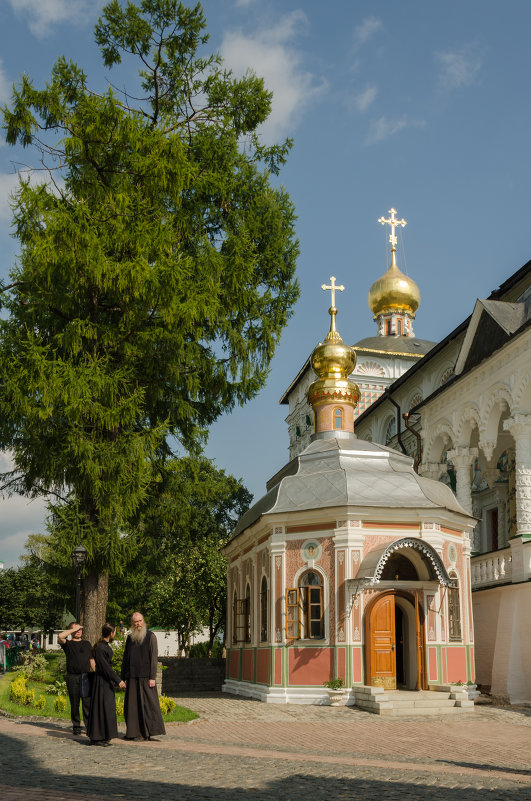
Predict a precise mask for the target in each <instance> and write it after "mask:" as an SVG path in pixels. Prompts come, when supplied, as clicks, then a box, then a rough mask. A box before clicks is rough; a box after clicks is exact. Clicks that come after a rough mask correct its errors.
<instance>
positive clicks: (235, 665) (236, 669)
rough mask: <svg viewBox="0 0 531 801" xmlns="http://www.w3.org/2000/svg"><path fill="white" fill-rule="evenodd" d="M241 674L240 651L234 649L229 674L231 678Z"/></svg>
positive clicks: (231, 654)
mask: <svg viewBox="0 0 531 801" xmlns="http://www.w3.org/2000/svg"><path fill="white" fill-rule="evenodd" d="M239 675H240V652H239V651H236V650H234V649H232V650H231V652H230V667H229V676H230V678H231V679H237V678H238V676H239Z"/></svg>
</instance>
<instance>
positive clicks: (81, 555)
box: [72, 545, 87, 623]
mask: <svg viewBox="0 0 531 801" xmlns="http://www.w3.org/2000/svg"><path fill="white" fill-rule="evenodd" d="M86 558H87V549H86V548H84V547H83V545H78V546H77V548H74V551H73V553H72V562H73V563H74V567H75V569H76V579H77V581H76V620H77V622H78V623H79V622H80V620H79V618H80V617H81V568H82V567H83V563H84V561H85V559H86Z"/></svg>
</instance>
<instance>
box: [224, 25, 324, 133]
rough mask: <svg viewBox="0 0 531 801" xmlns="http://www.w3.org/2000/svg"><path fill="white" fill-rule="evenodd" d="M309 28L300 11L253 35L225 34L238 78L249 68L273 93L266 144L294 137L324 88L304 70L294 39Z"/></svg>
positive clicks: (264, 129)
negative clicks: (302, 29)
mask: <svg viewBox="0 0 531 801" xmlns="http://www.w3.org/2000/svg"><path fill="white" fill-rule="evenodd" d="M306 25H307V18H306V15H305V14H304V13H303V12H302V11H300V10H298V11H293V12H292V13H291V14H287V15H286V16H284V17H282V18H281V19H280V20H279V22H278V23H277V24H276V25H275V26H273V27H271V28H262V29H259V30H257V31H255V32H254V33H252V34H244V33H243V32H242V31H241V30H238V31H231V32H229V33H227V34H225V36H224V38H223V42H222V45H221V55H222V56H223V59H224V61H225V64H226V66H227V67H229V68H230V69H232V71H233V72H234V73H235V74H236V75H243V74H244V73H245V72H246V71H247V70H248V69H251V70H253V71H254V72H255V73H256V74H257V75H258V76H260V77H263V78H264V81H265V85H266V88H267V89H268V90H269V91H272V92H273V103H272V110H271V114H270V116H269V119H268V120H267V122H266V123H265V124H264V125H263V126H262V128H261V133H262V136H263V139H264V141H265V142H267V143H272V142H274V141H276V140H278V138H279V137H282V136H285V135H286V134H291V133H292V132H293V129H294V127H295V126H296V124H297V122H298V121H299V119H300V117H301V115H302V114H303V112H304V111H305V109H306V108H307V107H308V106H309V105H310V103H311V102H312V101H313V100H314V99H315V97H316V96H317V95H318V94H320V93H321V92H322V90H323V88H324V86H325V84H324V82H321V83H320V84H317V83H316V79H315V76H314V75H312V74H311V73H310V72H308V71H306V70H305V69H304V68H303V67H302V64H301V62H302V55H301V53H300V52H299V51H297V49H296V48H295V46H294V45H293V42H292V40H293V39H294V38H295V36H296V35H297V34H298V33H299V32H300V30H301V28H303V27H304V26H306Z"/></svg>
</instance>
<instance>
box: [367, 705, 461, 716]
mask: <svg viewBox="0 0 531 801" xmlns="http://www.w3.org/2000/svg"><path fill="white" fill-rule="evenodd" d="M473 708H474V705H473V704H472V709H469V708H468V707H457V706H443V707H409V708H405V707H404V708H400V709H396V708H394V709H393V708H391V709H382V710H381V712H380V713H379V714H380V715H381V716H382V717H407V716H408V715H418V716H420V717H436V716H437V715H465V714H467V713H469V712H472V710H473ZM377 714H378V713H377Z"/></svg>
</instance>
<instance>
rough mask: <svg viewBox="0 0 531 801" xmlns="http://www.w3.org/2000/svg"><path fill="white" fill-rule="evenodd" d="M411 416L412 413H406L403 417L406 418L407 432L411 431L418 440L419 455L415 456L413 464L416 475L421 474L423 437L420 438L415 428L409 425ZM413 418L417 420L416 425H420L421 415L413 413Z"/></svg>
mask: <svg viewBox="0 0 531 801" xmlns="http://www.w3.org/2000/svg"><path fill="white" fill-rule="evenodd" d="M411 416H412V415H411V412H404V414H403V415H402V417H403V418H404V423H405V426H406V428H407V430H408V431H411V433H412V434H413V436H415V437H416V439H417V454H416V456H415V461H414V462H413V470H414V471H415V473H418V472H419V464H420V459H421V456H420V453H421V437H420V434H419V432H418V431H417V430H416V429H414V428H413V426H412V425H410V423H409V418H410V417H411ZM413 417H416V418H417V419H416V420H415V423H418V421H419V420H420V414H419V413H418V412H414V413H413Z"/></svg>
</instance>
